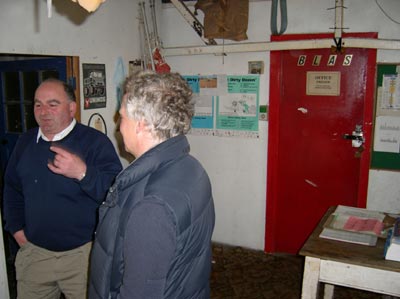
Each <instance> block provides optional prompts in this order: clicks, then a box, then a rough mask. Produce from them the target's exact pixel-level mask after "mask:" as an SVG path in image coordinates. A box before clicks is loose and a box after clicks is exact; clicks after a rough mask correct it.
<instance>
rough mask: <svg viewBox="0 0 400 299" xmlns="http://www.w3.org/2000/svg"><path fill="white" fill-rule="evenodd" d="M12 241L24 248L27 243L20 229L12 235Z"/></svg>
mask: <svg viewBox="0 0 400 299" xmlns="http://www.w3.org/2000/svg"><path fill="white" fill-rule="evenodd" d="M14 239H15V241H17V243H18V245H19V246H20V247H22V246H24V245H25V244H26V243H27V242H28V240H27V239H26V237H25V233H24V231H23V230H22V229H21V230H19V231H17V232H15V233H14Z"/></svg>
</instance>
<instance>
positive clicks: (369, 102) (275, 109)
mask: <svg viewBox="0 0 400 299" xmlns="http://www.w3.org/2000/svg"><path fill="white" fill-rule="evenodd" d="M342 36H343V38H346V37H348V38H351V37H355V38H377V37H378V33H376V32H365V33H347V34H346V33H343V35H342ZM327 38H333V35H332V34H329V33H319V34H286V35H276V36H271V41H288V40H308V39H327ZM332 45H334V40H333V39H332ZM280 61H281V51H271V52H270V99H269V116H268V119H269V121H268V158H267V161H268V164H267V199H266V200H267V202H266V221H265V239H264V240H265V246H264V251H265V252H275V248H276V244H275V236H276V229H275V228H276V225H278V224H277V223H276V219H277V211H276V207H277V200H278V180H277V175H276V174H277V173H278V155H279V153H278V151H277V148H276V144H279V99H280V86H282V84H281V81H282V75H281V72H280V65H281V64H280ZM367 69H368V72H369V73H373V74H375V71H376V49H371V50H370V51H369V54H368V68H367ZM374 96H375V76H367V82H366V91H365V99H366V100H365V103H364V124H363V131H364V134H365V135H364V136H365V139H366V142H368V144H369V147H368V148H367V149H368V150H365V151H364V152H363V154H362V156H361V161H360V178H359V184H358V198H357V206H358V207H362V208H365V207H366V203H367V193H368V176H369V168H370V167H369V166H370V159H371V152H370V149H371V145H372V140H371V136H372V124H373V122H372V118H373V111H374Z"/></svg>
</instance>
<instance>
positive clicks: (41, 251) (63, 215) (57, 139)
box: [4, 79, 122, 299]
mask: <svg viewBox="0 0 400 299" xmlns="http://www.w3.org/2000/svg"><path fill="white" fill-rule="evenodd" d="M34 101H35V102H34V113H35V119H36V121H37V123H38V124H39V127H38V128H35V129H32V130H30V131H28V132H27V133H25V134H23V135H21V137H20V138H19V140H18V143H17V145H16V147H15V149H14V151H13V153H12V155H11V157H10V160H9V161H8V166H7V169H6V173H5V176H4V218H5V221H6V229H7V230H8V231H9V232H10V233H11V234H12V235H13V236H14V238H15V240H16V241H17V243H18V244H19V246H20V249H19V251H18V253H17V256H16V261H15V265H16V274H17V291H18V298H19V299H36V298H38V299H39V298H49V299H50V298H54V299H58V298H60V294H61V293H63V294H64V295H65V297H66V298H67V299H69V298H75V299H82V298H85V296H86V290H87V273H88V261H89V253H90V249H91V241H92V239H93V232H94V228H95V225H96V220H97V209H98V206H99V205H100V203H101V202H103V200H104V198H105V195H106V193H107V190H108V188H109V187H110V185H111V183H112V182H113V180H114V178H115V176H116V175H117V174H118V173H119V172H120V171H121V169H122V167H121V163H120V160H119V158H118V155H117V153H116V151H115V148H114V146H113V144H112V143H111V141H110V140H109V139H108V138H107V136H106V135H104V134H103V133H101V132H99V131H97V130H95V129H92V128H90V127H87V126H84V125H82V124H80V123H77V122H76V120H75V118H74V115H75V113H76V109H77V105H76V100H75V95H74V92H73V90H72V88H71V87H70V86H69V85H67V84H65V83H63V82H62V81H59V80H56V79H48V80H46V81H44V82H42V83H41V84H40V86H39V87H38V89H37V90H36V93H35V99H34Z"/></svg>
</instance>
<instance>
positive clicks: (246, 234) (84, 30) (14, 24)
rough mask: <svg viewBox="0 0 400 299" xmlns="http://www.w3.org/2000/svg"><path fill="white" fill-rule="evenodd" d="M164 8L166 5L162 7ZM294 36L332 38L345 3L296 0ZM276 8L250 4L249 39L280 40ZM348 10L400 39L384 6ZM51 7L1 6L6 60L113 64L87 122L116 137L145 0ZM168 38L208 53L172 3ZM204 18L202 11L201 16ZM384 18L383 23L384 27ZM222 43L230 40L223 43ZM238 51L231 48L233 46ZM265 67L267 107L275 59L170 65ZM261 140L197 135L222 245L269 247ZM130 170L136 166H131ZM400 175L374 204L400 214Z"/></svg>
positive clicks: (203, 69)
mask: <svg viewBox="0 0 400 299" xmlns="http://www.w3.org/2000/svg"><path fill="white" fill-rule="evenodd" d="M160 2H161V1H160ZM287 3H288V28H287V31H286V32H285V33H317V32H332V29H331V28H332V27H333V26H334V20H335V16H334V10H329V8H332V7H334V5H335V0H287ZM378 3H380V4H381V6H382V7H384V8H385V9H386V11H387V12H388V13H389V14H390V16H391V17H392V18H394V19H395V20H397V22H399V21H400V4H399V2H398V0H378ZM270 6H271V2H270V1H250V11H249V27H248V32H247V34H248V37H249V40H247V41H245V42H264V41H269V40H270ZM345 6H346V7H347V9H346V10H345V12H344V27H348V28H349V29H346V31H347V32H361V31H363V32H364V31H378V32H379V37H380V38H384V39H400V25H399V24H396V23H394V22H392V21H390V20H389V19H388V18H387V17H385V15H384V14H383V13H382V12H381V11H380V10H379V8H378V6H377V4H376V3H375V0H348V1H345ZM46 10H47V8H46V2H45V1H42V0H33V1H23V0H2V1H1V3H0V37H1V43H0V53H11V54H44V55H72V56H79V57H80V62H81V63H104V64H105V65H106V72H107V108H106V109H96V110H82V122H83V123H87V121H88V119H89V117H90V115H91V114H92V113H94V112H99V113H101V114H102V115H103V116H104V118H105V119H106V121H107V126H108V131H109V136H110V137H111V138H112V139H113V141H114V143H115V142H116V141H115V139H114V138H113V136H112V132H113V130H114V124H113V121H112V117H113V115H114V111H115V104H116V102H115V91H114V90H115V84H114V82H113V75H114V71H115V67H116V63H117V59H118V57H122V59H123V61H124V64H125V67H126V71H128V70H127V63H128V61H129V60H134V59H136V58H139V57H140V53H139V51H140V43H139V34H138V25H137V12H138V7H137V0H118V1H115V0H108V1H106V2H105V3H104V4H102V6H101V7H100V8H99V10H97V11H96V12H95V13H93V14H89V15H88V14H86V13H85V12H84V11H83V9H81V8H79V7H77V5H76V4H74V3H72V2H71V1H69V0H53V16H52V18H50V19H49V18H47V11H46ZM157 12H158V15H159V19H158V24H159V27H160V28H159V32H160V35H161V38H162V40H163V44H164V47H178V46H194V45H202V42H201V40H200V39H199V38H198V37H197V35H196V34H195V33H194V31H193V30H192V29H191V28H190V27H189V26H188V25H187V23H186V21H185V20H184V19H183V18H182V16H181V15H180V14H179V13H178V12H177V11H176V10H175V8H173V7H172V6H171V5H161V4H158V6H157ZM198 17H199V19H200V20H201V19H202V17H203V16H202V12H199V16H198ZM375 20H376V21H375ZM217 42H218V43H219V44H222V41H221V40H217ZM225 43H230V41H225ZM252 60H263V61H264V62H265V70H266V73H265V74H263V75H261V80H260V81H261V83H260V104H268V95H269V53H268V52H267V53H241V54H228V56H224V57H221V56H214V55H202V56H191V57H189V56H185V57H184V56H182V57H168V58H167V62H168V63H169V64H170V65H171V67H172V69H173V71H179V72H181V73H182V74H184V75H190V74H204V75H206V74H229V75H234V74H239V75H242V74H247V71H248V65H247V62H248V61H252ZM378 61H379V62H392V63H395V62H400V51H381V50H380V51H378ZM259 125H260V126H259V127H260V138H259V139H242V138H237V137H235V138H225V137H224V138H223V137H208V136H193V135H190V136H189V139H190V142H191V145H192V153H193V154H194V155H195V156H196V157H197V158H198V159H199V160H200V161H201V162H202V163H203V164H204V166H205V167H206V169H207V170H208V173H209V175H210V177H211V180H212V184H213V192H214V197H215V205H216V213H217V222H216V228H215V233H214V237H213V239H214V240H215V241H218V242H223V243H227V244H232V245H240V246H244V247H249V248H254V249H263V247H264V233H265V231H264V225H265V207H266V159H267V140H268V136H267V131H268V123H267V122H260V123H259ZM123 161H124V164H125V165H126V164H127V162H126V161H125V160H123ZM399 180H400V173H398V172H388V171H377V170H371V171H370V184H369V189H368V190H369V193H368V206H369V207H371V208H374V209H381V210H390V211H392V212H395V211H396V212H400V198H399V197H400V196H399V195H398V194H399V191H400V184H398V182H399Z"/></svg>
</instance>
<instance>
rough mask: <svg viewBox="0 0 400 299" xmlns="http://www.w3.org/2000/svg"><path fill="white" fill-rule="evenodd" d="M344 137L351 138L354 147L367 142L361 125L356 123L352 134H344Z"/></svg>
mask: <svg viewBox="0 0 400 299" xmlns="http://www.w3.org/2000/svg"><path fill="white" fill-rule="evenodd" d="M343 139H346V140H351V146H352V147H360V146H362V144H363V143H364V142H365V139H364V134H363V131H362V126H361V125H356V128H355V129H354V131H353V133H352V134H344V135H343Z"/></svg>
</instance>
